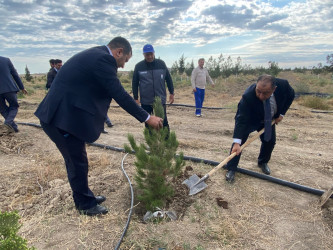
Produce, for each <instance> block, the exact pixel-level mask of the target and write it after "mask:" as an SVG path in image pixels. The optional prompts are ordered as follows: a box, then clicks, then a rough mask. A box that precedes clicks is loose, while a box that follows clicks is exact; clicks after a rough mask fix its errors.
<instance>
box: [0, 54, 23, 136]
mask: <svg viewBox="0 0 333 250" xmlns="http://www.w3.org/2000/svg"><path fill="white" fill-rule="evenodd" d="M20 90H21V91H22V92H23V93H24V94H27V91H26V90H25V89H24V86H23V83H22V81H21V78H20V76H19V75H18V74H17V71H16V69H15V68H14V66H13V64H12V62H11V61H10V59H9V58H7V57H2V56H0V113H1V115H2V116H3V117H4V118H5V122H4V124H5V126H6V127H7V128H8V130H9V131H10V132H18V128H17V124H16V123H15V122H14V119H15V117H16V115H17V112H18V108H19V104H18V102H17V92H19V91H20ZM6 101H7V102H8V105H7V104H6Z"/></svg>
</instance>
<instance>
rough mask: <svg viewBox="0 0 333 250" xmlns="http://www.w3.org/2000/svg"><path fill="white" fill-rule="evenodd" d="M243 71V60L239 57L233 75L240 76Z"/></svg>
mask: <svg viewBox="0 0 333 250" xmlns="http://www.w3.org/2000/svg"><path fill="white" fill-rule="evenodd" d="M241 70H242V59H241V58H240V56H239V57H237V59H236V63H235V66H234V68H233V73H234V74H235V75H236V76H238V75H239V73H240V72H241Z"/></svg>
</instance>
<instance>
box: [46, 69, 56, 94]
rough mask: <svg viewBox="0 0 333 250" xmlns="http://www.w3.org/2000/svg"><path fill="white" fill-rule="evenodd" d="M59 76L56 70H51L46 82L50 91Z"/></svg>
mask: <svg viewBox="0 0 333 250" xmlns="http://www.w3.org/2000/svg"><path fill="white" fill-rule="evenodd" d="M56 75H57V71H56V69H55V68H51V69H50V70H49V72H48V73H47V82H46V88H47V89H49V88H50V87H51V84H52V82H53V80H54V78H55V77H56Z"/></svg>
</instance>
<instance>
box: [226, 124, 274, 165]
mask: <svg viewBox="0 0 333 250" xmlns="http://www.w3.org/2000/svg"><path fill="white" fill-rule="evenodd" d="M249 134H250V133H248V134H246V136H245V137H244V138H241V139H242V145H243V144H244V143H245V142H246V140H247V138H248V137H249ZM260 140H261V147H260V153H259V156H258V164H263V163H268V162H269V160H270V159H271V155H272V152H273V149H274V146H275V143H276V131H275V125H273V126H272V138H271V140H270V141H268V142H266V141H264V134H262V135H261V136H260ZM233 146H234V144H232V146H231V149H230V153H231V150H232V147H233ZM240 157H241V154H239V155H236V156H235V157H234V158H232V159H231V160H230V161H229V162H228V163H227V169H228V170H234V171H236V169H237V166H238V163H239V160H240Z"/></svg>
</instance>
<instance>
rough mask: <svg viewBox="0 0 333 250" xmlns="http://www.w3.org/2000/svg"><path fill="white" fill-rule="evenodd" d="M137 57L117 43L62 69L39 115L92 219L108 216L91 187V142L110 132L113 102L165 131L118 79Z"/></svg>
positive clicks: (101, 198)
mask: <svg viewBox="0 0 333 250" xmlns="http://www.w3.org/2000/svg"><path fill="white" fill-rule="evenodd" d="M131 56H132V47H131V45H130V43H129V42H128V41H127V40H126V39H125V38H122V37H116V38H114V39H112V40H111V41H110V43H109V44H108V45H107V46H98V47H93V48H90V49H87V50H84V51H82V52H80V53H78V54H76V55H74V56H73V57H71V58H70V59H69V60H68V61H67V62H66V63H65V64H64V66H63V67H62V68H61V70H60V71H59V73H58V74H57V77H56V78H55V80H54V82H53V83H52V87H51V88H50V91H49V92H48V93H47V95H46V96H45V98H44V100H43V101H42V102H41V104H40V105H39V107H38V109H37V111H36V112H35V115H36V116H37V117H38V118H39V120H40V122H41V125H42V128H43V130H44V131H45V133H46V134H47V135H48V136H49V137H50V139H51V140H52V141H53V142H54V143H55V144H56V146H57V147H58V149H59V151H60V152H61V154H62V156H63V158H64V160H65V164H66V169H67V175H68V180H69V183H70V186H71V188H72V191H73V199H74V203H75V206H76V208H77V209H78V210H79V211H80V212H81V213H83V214H86V215H90V216H91V215H98V214H105V213H107V212H108V210H107V209H106V208H105V207H104V206H101V205H99V204H100V203H102V202H103V201H105V199H106V198H105V197H104V196H96V197H95V195H94V194H93V192H92V191H91V190H90V188H89V186H88V158H87V153H86V148H85V142H94V141H95V140H97V139H98V137H99V136H100V134H101V132H102V131H103V129H104V121H105V117H106V114H107V111H108V109H109V106H110V102H111V100H112V99H114V100H115V101H116V102H117V103H118V104H119V105H120V106H121V107H122V108H123V109H124V110H126V111H127V112H128V113H129V114H131V115H132V116H134V117H135V118H136V119H137V120H138V121H140V122H146V123H147V124H149V125H151V126H152V127H154V128H161V127H162V119H161V118H159V117H155V116H150V115H149V114H148V113H147V112H146V111H145V110H143V109H142V108H141V107H139V106H138V105H137V104H136V102H135V101H134V100H133V98H132V97H131V96H130V95H129V94H128V93H127V92H126V91H125V90H124V88H123V87H122V85H121V83H120V81H119V79H118V78H117V69H118V68H120V67H121V68H123V67H124V65H125V63H126V62H128V60H129V59H130V58H131Z"/></svg>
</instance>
